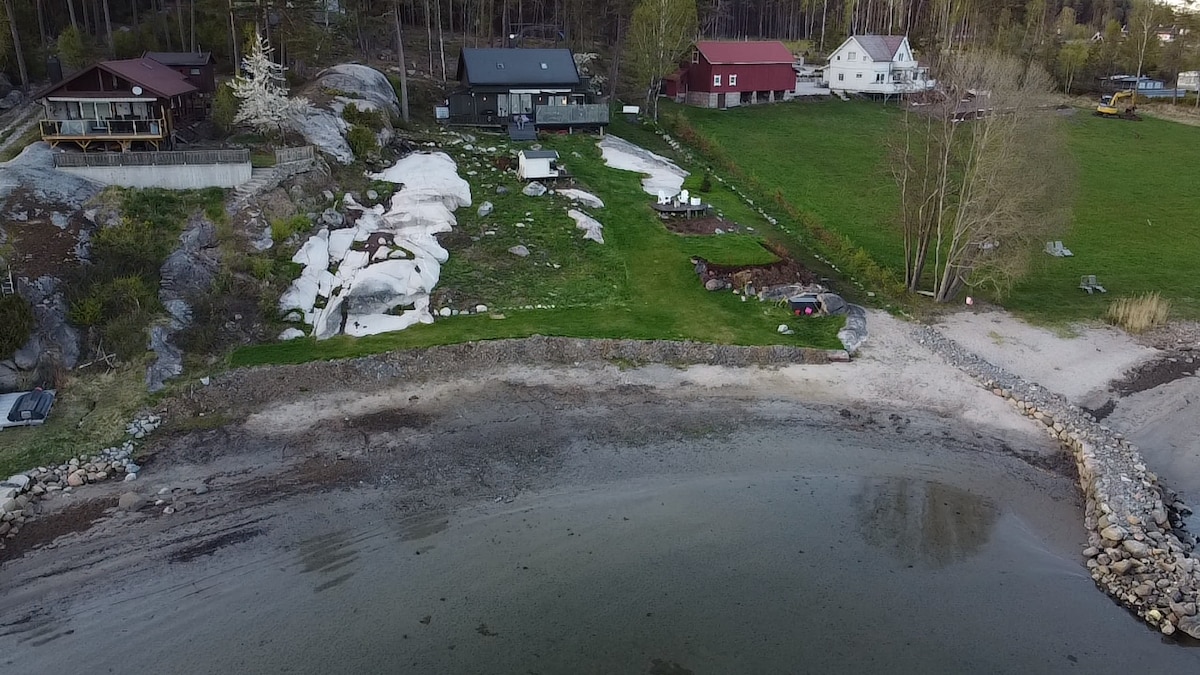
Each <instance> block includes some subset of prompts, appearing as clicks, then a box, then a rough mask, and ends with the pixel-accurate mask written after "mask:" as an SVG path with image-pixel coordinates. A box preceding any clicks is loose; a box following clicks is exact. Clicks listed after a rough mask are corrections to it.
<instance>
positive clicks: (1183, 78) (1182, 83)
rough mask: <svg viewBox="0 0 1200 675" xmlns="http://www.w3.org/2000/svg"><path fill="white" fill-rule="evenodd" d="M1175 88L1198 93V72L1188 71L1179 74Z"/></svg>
mask: <svg viewBox="0 0 1200 675" xmlns="http://www.w3.org/2000/svg"><path fill="white" fill-rule="evenodd" d="M1175 86H1176V87H1179V88H1180V89H1183V90H1186V91H1200V70H1189V71H1186V72H1182V73H1180V74H1179V81H1178V82H1177V83H1176V84H1175Z"/></svg>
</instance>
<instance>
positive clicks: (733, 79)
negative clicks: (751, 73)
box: [729, 73, 737, 87]
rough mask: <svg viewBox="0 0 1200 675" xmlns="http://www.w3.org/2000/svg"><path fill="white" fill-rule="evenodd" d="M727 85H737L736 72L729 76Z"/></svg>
mask: <svg viewBox="0 0 1200 675" xmlns="http://www.w3.org/2000/svg"><path fill="white" fill-rule="evenodd" d="M729 86H731V87H736V86H737V74H736V73H735V74H733V75H730V76H729Z"/></svg>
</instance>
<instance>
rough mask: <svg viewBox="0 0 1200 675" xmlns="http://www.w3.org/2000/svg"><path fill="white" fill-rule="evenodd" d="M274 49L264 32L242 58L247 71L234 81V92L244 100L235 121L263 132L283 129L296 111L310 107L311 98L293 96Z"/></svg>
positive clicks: (243, 67)
mask: <svg viewBox="0 0 1200 675" xmlns="http://www.w3.org/2000/svg"><path fill="white" fill-rule="evenodd" d="M273 51H274V49H272V47H271V45H270V44H268V43H267V41H266V39H264V38H263V36H262V34H261V33H257V34H255V36H254V44H253V46H252V48H251V49H250V53H249V54H247V55H246V57H245V58H243V59H242V69H243V71H244V74H242V75H238V76H237V77H236V78H234V80H233V84H232V87H233V95H234V96H236V97H237V98H238V99H239V100H241V105H239V106H238V111H237V114H236V115H234V117H233V123H234V124H249V125H250V126H252V127H254V128H255V130H257V131H260V132H262V133H270V132H274V131H279V130H281V129H282V128H283V126H284V124H285V123H287V120H288V118H290V117H291V116H292V115H293V114H294V113H299V112H303V111H305V110H307V109H308V107H309V103H308V99H306V98H303V97H296V98H289V97H288V90H287V81H286V80H285V79H284V77H283V66H281V65H279V64H278V63H275V62H274V61H272V60H271V53H272V52H273Z"/></svg>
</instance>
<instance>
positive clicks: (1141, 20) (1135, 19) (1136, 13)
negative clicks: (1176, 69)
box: [1129, 0, 1171, 104]
mask: <svg viewBox="0 0 1200 675" xmlns="http://www.w3.org/2000/svg"><path fill="white" fill-rule="evenodd" d="M1170 16H1171V10H1170V9H1169V8H1167V7H1166V6H1165V5H1161V4H1159V3H1158V2H1155V1H1154V0H1135V2H1134V4H1133V16H1132V18H1131V19H1130V20H1129V31H1130V37H1131V38H1132V39H1133V46H1134V48H1135V49H1136V50H1137V79H1136V80H1134V85H1133V102H1134V103H1135V104H1136V103H1137V90H1138V87H1140V86H1141V83H1142V67H1143V66H1145V64H1146V52H1147V51H1148V50H1149V49H1150V47H1151V46H1152V45H1154V43H1156V42H1158V32H1157V31H1158V26H1159V24H1161V23H1162V22H1163V21H1166V20H1168V19H1169V17H1170Z"/></svg>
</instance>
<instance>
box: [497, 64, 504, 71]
mask: <svg viewBox="0 0 1200 675" xmlns="http://www.w3.org/2000/svg"><path fill="white" fill-rule="evenodd" d="M496 70H504V64H503V63H497V64H496Z"/></svg>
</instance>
